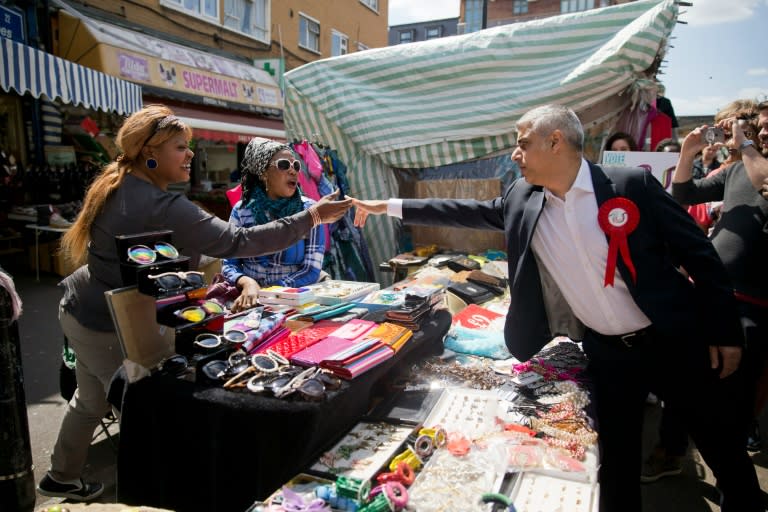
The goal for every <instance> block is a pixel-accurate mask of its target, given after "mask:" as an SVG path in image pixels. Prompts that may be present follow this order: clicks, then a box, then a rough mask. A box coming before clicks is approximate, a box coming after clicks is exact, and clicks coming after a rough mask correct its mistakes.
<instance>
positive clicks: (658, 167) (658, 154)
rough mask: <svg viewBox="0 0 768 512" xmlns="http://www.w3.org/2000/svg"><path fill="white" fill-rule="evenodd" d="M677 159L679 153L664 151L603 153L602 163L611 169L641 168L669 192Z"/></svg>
mask: <svg viewBox="0 0 768 512" xmlns="http://www.w3.org/2000/svg"><path fill="white" fill-rule="evenodd" d="M679 158H680V153H667V152H664V151H604V152H603V162H602V163H603V165H610V166H613V167H641V168H643V169H645V170H646V171H648V172H650V173H651V174H653V176H654V177H655V178H656V179H657V180H659V182H660V183H661V185H662V186H663V187H664V189H665V190H666V191H667V192H671V190H672V175H673V174H674V173H675V167H677V161H678V160H679Z"/></svg>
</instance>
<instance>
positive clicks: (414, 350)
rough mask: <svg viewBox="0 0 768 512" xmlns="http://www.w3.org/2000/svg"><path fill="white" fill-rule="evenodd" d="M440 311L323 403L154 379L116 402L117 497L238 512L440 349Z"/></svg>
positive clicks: (443, 321)
mask: <svg viewBox="0 0 768 512" xmlns="http://www.w3.org/2000/svg"><path fill="white" fill-rule="evenodd" d="M450 322H451V315H450V314H449V313H448V312H447V311H438V312H436V313H435V314H434V315H433V316H432V317H430V318H429V319H428V320H426V321H425V322H424V323H423V324H422V329H421V331H417V332H416V333H414V337H413V338H412V340H411V341H409V342H408V343H407V344H406V345H405V346H404V347H403V349H402V350H401V351H400V352H398V353H397V354H396V355H395V357H393V358H392V359H389V360H388V361H386V362H384V363H382V364H381V365H379V366H377V367H375V368H373V369H371V370H370V371H368V372H367V373H365V374H363V375H361V376H359V377H358V378H356V379H354V380H352V381H350V382H349V385H348V386H345V387H343V388H342V389H341V390H339V391H337V392H334V393H332V394H330V395H329V396H327V398H326V399H325V400H324V401H322V402H306V401H301V400H296V399H291V400H279V399H275V398H269V397H263V396H259V395H254V394H251V393H249V392H248V391H240V390H238V391H230V390H225V389H223V388H220V387H206V386H203V385H199V384H195V383H194V382H189V381H185V380H182V379H177V378H173V377H171V376H167V375H155V376H152V377H149V378H146V379H143V380H141V381H138V382H136V383H134V384H131V385H129V386H127V388H126V389H125V392H124V395H123V402H122V418H121V426H120V454H119V457H118V473H117V499H118V501H119V502H120V503H125V504H129V505H147V506H156V507H164V508H169V509H172V510H177V511H187V510H190V511H192V510H206V511H213V510H216V511H241V510H245V509H246V508H248V506H249V505H250V504H252V503H253V502H254V501H255V500H257V499H264V498H266V497H267V496H268V495H269V494H271V493H272V491H274V490H275V489H277V488H279V487H280V486H281V485H282V484H283V483H284V482H286V481H287V480H288V479H290V478H291V477H292V476H294V475H295V474H296V473H299V472H300V471H302V470H303V469H304V468H306V467H308V466H309V465H311V463H312V462H313V461H314V460H315V459H317V457H318V456H319V455H320V454H322V452H323V451H324V450H326V449H328V448H330V447H331V446H332V445H333V443H334V442H335V441H336V440H337V439H339V438H341V437H342V436H343V435H344V434H345V433H346V432H347V431H348V430H349V429H350V428H352V426H354V425H355V424H356V423H357V422H358V421H359V419H360V418H361V417H362V416H363V415H364V414H365V413H366V412H367V411H368V410H369V408H370V405H371V399H372V394H373V392H374V390H376V389H377V386H379V385H383V384H386V383H387V382H388V381H389V380H390V379H392V378H393V376H394V375H395V374H396V373H397V371H396V370H397V369H398V368H404V365H408V364H411V363H412V362H413V361H415V360H418V359H421V358H423V357H425V356H426V355H428V354H429V353H435V352H437V353H439V352H440V351H442V338H443V335H444V334H445V333H446V332H447V330H448V328H449V327H450Z"/></svg>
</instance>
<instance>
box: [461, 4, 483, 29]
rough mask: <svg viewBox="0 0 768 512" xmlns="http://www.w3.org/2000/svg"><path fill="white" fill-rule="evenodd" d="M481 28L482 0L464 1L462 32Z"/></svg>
mask: <svg viewBox="0 0 768 512" xmlns="http://www.w3.org/2000/svg"><path fill="white" fill-rule="evenodd" d="M482 29H483V0H466V1H465V2H464V33H465V34H469V33H470V32H477V31H478V30H482Z"/></svg>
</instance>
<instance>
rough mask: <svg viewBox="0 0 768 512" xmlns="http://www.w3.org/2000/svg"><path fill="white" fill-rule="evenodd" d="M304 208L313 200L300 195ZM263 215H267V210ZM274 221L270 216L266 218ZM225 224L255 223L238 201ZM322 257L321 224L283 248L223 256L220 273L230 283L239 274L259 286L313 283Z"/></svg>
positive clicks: (234, 280)
mask: <svg viewBox="0 0 768 512" xmlns="http://www.w3.org/2000/svg"><path fill="white" fill-rule="evenodd" d="M302 200H303V201H304V209H305V210H306V209H307V208H309V207H310V206H312V205H313V204H314V201H313V200H311V199H309V198H307V197H302ZM267 217H270V214H269V213H267ZM270 220H274V219H270ZM229 223H230V224H232V225H233V226H236V227H243V228H249V227H252V226H255V225H256V223H255V221H254V218H253V212H251V210H250V209H249V208H246V207H244V205H243V203H242V201H238V202H237V204H236V205H235V207H234V208H232V214H231V215H230V217H229ZM324 256H325V231H324V230H323V226H322V225H320V226H317V227H315V228H313V229H312V230H311V231H310V232H309V236H308V237H307V238H305V239H303V240H300V241H299V242H298V243H296V244H294V245H292V246H291V247H288V248H287V249H285V250H283V251H281V252H278V253H274V254H267V255H265V256H259V257H256V258H227V259H224V262H223V264H222V269H221V271H222V273H223V274H224V276H225V277H226V278H227V281H229V282H230V283H232V284H235V283H237V280H238V279H239V278H240V276H243V275H246V276H248V277H252V278H253V279H255V280H256V281H257V282H258V283H259V286H272V285H279V286H290V287H298V286H304V285H308V284H314V283H316V282H317V280H318V279H319V277H320V271H321V270H322V268H323V258H324Z"/></svg>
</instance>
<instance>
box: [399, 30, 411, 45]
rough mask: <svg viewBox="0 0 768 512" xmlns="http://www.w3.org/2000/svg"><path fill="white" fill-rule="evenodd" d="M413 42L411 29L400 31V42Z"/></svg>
mask: <svg viewBox="0 0 768 512" xmlns="http://www.w3.org/2000/svg"><path fill="white" fill-rule="evenodd" d="M410 42H413V30H401V31H400V44H405V43H410Z"/></svg>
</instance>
